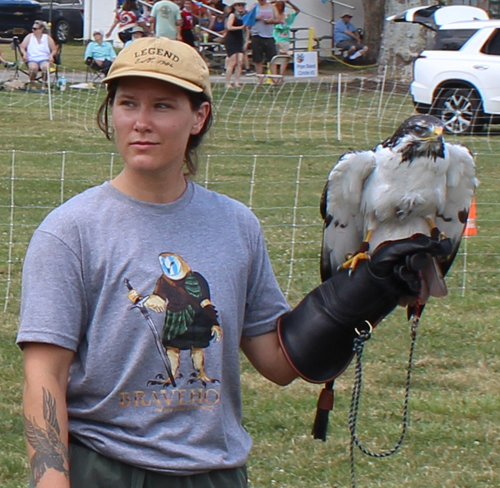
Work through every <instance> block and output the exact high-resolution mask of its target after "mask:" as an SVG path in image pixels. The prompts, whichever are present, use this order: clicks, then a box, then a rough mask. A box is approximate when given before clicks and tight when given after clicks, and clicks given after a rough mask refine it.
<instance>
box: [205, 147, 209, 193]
mask: <svg viewBox="0 0 500 488" xmlns="http://www.w3.org/2000/svg"><path fill="white" fill-rule="evenodd" d="M209 167H210V154H207V162H206V163H205V188H208V170H209Z"/></svg>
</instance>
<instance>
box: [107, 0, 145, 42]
mask: <svg viewBox="0 0 500 488" xmlns="http://www.w3.org/2000/svg"><path fill="white" fill-rule="evenodd" d="M136 25H139V26H141V27H142V28H143V29H147V25H146V22H145V21H144V19H143V17H142V15H141V12H140V11H139V8H138V6H137V2H136V1H135V0H125V1H124V2H123V5H122V7H121V8H120V9H119V10H118V11H117V12H116V14H115V19H114V21H113V23H112V24H111V27H110V28H109V30H108V32H107V33H106V38H109V37H111V34H112V33H113V31H114V30H115V27H116V26H118V37H119V38H120V41H122V42H123V44H125V43H126V42H128V41H130V40H131V39H132V29H133V28H134V27H135V26H136Z"/></svg>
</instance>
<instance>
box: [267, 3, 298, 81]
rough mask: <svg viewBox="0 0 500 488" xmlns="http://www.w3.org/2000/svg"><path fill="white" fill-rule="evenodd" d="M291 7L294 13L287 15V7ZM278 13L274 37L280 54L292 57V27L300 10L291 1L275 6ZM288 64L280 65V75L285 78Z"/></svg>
mask: <svg viewBox="0 0 500 488" xmlns="http://www.w3.org/2000/svg"><path fill="white" fill-rule="evenodd" d="M287 4H288V5H290V7H292V9H293V12H290V13H289V14H288V15H285V5H287ZM274 6H275V8H276V12H277V13H278V19H279V20H280V23H279V24H275V25H274V30H273V37H274V41H275V42H276V47H277V48H278V53H279V54H285V55H288V56H289V55H290V54H291V52H290V27H292V24H293V23H294V21H295V19H296V17H297V15H299V13H300V9H299V8H298V7H296V6H295V5H294V4H293V3H292V2H290V0H286V1H284V2H283V1H281V0H280V1H278V2H276V3H275V4H274ZM287 67H288V63H281V64H280V75H281V76H285V73H286V69H287Z"/></svg>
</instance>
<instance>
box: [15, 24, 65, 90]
mask: <svg viewBox="0 0 500 488" xmlns="http://www.w3.org/2000/svg"><path fill="white" fill-rule="evenodd" d="M31 30H32V32H31V34H28V35H27V36H26V37H25V38H24V39H23V42H22V43H21V44H20V46H19V48H20V50H21V54H22V56H23V59H24V62H25V63H26V64H27V65H28V70H29V77H30V86H31V90H36V75H37V74H38V72H40V71H41V73H42V88H41V91H42V92H45V91H46V90H47V78H48V72H49V69H50V63H53V62H54V61H55V59H56V56H57V53H58V51H59V46H58V45H57V44H56V43H55V41H54V39H52V37H50V35H49V33H48V32H49V29H48V26H47V24H46V23H45V22H44V21H43V20H35V22H33V27H32V28H31Z"/></svg>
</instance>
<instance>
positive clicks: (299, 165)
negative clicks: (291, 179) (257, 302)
mask: <svg viewBox="0 0 500 488" xmlns="http://www.w3.org/2000/svg"><path fill="white" fill-rule="evenodd" d="M303 157H304V156H303V155H302V154H301V155H300V156H299V161H298V163H297V171H296V174H295V198H294V202H293V212H292V235H291V242H290V265H289V267H288V282H287V285H286V290H285V297H286V298H288V295H289V294H290V288H291V286H292V278H293V268H294V264H295V235H296V233H297V209H298V206H299V189H300V171H301V168H302V159H303Z"/></svg>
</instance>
